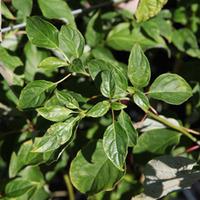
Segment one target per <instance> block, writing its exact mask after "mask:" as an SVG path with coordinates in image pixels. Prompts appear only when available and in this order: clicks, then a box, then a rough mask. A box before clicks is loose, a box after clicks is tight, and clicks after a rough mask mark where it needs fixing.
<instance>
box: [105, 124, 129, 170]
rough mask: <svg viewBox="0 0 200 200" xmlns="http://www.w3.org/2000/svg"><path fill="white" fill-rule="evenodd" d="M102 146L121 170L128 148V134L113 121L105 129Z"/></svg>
mask: <svg viewBox="0 0 200 200" xmlns="http://www.w3.org/2000/svg"><path fill="white" fill-rule="evenodd" d="M103 148H104V151H105V153H106V155H107V156H108V158H109V159H110V160H111V161H112V163H113V164H114V165H115V166H116V167H117V168H119V169H120V170H123V167H124V164H125V159H126V155H127V150H128V136H127V134H126V131H125V130H124V129H123V128H122V126H121V125H120V124H119V123H118V122H114V123H113V124H112V125H110V126H109V127H108V128H107V129H106V130H105V132H104V136H103Z"/></svg>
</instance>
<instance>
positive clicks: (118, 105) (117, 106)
mask: <svg viewBox="0 0 200 200" xmlns="http://www.w3.org/2000/svg"><path fill="white" fill-rule="evenodd" d="M126 107H127V106H126V105H124V104H122V103H119V102H112V103H111V108H112V109H113V110H123V109H125V108H126Z"/></svg>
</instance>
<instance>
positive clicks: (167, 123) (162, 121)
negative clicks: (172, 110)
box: [147, 111, 198, 143]
mask: <svg viewBox="0 0 200 200" xmlns="http://www.w3.org/2000/svg"><path fill="white" fill-rule="evenodd" d="M147 115H149V116H150V117H152V118H153V119H155V120H157V121H159V122H161V123H163V124H164V125H166V126H168V127H170V128H172V129H174V130H177V131H179V132H180V133H182V134H183V135H185V136H187V137H188V138H190V139H191V140H192V141H193V142H196V143H198V141H197V139H196V138H195V137H193V136H192V135H191V134H190V133H189V132H188V131H187V130H186V129H185V127H182V126H176V125H174V124H172V123H171V122H169V121H168V120H166V119H164V118H162V117H160V116H159V115H156V114H154V113H152V112H151V111H148V112H147Z"/></svg>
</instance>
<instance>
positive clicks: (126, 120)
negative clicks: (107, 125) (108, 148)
mask: <svg viewBox="0 0 200 200" xmlns="http://www.w3.org/2000/svg"><path fill="white" fill-rule="evenodd" d="M118 122H119V124H120V125H121V127H122V128H123V129H124V130H125V131H126V134H127V136H128V146H130V147H133V146H135V145H136V143H137V138H138V132H137V131H136V130H135V128H134V127H133V123H132V121H131V118H130V117H129V115H128V114H126V112H124V111H123V110H122V111H121V113H120V115H119V118H118Z"/></svg>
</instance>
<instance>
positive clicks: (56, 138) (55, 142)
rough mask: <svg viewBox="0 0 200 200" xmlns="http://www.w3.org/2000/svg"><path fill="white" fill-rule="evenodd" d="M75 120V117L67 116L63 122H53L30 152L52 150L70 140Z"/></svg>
mask: <svg viewBox="0 0 200 200" xmlns="http://www.w3.org/2000/svg"><path fill="white" fill-rule="evenodd" d="M77 121H78V119H77V118H69V119H68V120H66V121H65V122H58V123H56V124H53V125H52V126H51V127H50V128H49V129H48V130H47V133H45V135H44V136H43V137H42V138H41V140H40V142H39V143H37V144H35V145H34V147H33V150H32V152H38V153H39V152H40V153H44V152H49V151H54V150H56V149H58V148H59V147H61V146H62V145H64V144H66V143H68V142H70V140H71V138H72V137H73V133H74V129H75V128H76V123H77Z"/></svg>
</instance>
